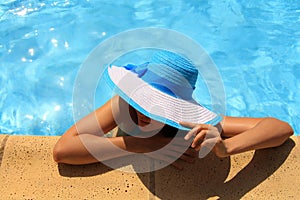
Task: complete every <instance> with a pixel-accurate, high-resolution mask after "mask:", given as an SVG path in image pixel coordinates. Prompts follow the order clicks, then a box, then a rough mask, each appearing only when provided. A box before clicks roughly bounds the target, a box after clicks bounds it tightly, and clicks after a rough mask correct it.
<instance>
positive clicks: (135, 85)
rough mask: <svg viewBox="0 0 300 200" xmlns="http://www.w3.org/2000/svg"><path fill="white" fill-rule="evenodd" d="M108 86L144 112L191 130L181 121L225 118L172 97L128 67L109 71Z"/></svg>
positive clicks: (112, 68)
mask: <svg viewBox="0 0 300 200" xmlns="http://www.w3.org/2000/svg"><path fill="white" fill-rule="evenodd" d="M105 78H106V80H107V83H108V85H109V86H110V87H111V88H112V89H113V90H114V91H115V92H116V93H117V94H118V95H119V96H120V97H121V98H122V99H124V100H125V101H126V102H127V103H128V104H130V105H131V106H132V107H134V108H135V109H136V110H138V111H139V112H140V113H142V114H144V115H145V116H147V117H150V118H152V119H154V120H157V121H160V122H162V123H164V124H168V125H170V126H173V127H176V128H178V129H181V130H188V129H187V128H185V127H183V126H181V125H180V124H179V122H192V123H196V124H213V125H216V124H217V123H219V122H220V121H221V120H222V117H221V116H219V115H217V114H216V113H214V112H212V111H210V110H208V109H206V108H205V107H203V106H202V105H200V104H198V103H196V102H195V103H191V102H188V101H185V100H183V99H179V98H176V97H173V96H170V95H168V94H166V93H164V92H162V91H160V90H159V89H157V88H155V87H153V86H151V85H150V84H148V83H147V82H145V81H143V80H142V79H141V78H139V77H138V76H137V74H135V73H133V72H131V71H129V70H126V69H125V68H124V67H116V66H109V67H108V68H107V69H106V70H105Z"/></svg>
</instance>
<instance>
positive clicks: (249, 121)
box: [53, 51, 293, 168]
mask: <svg viewBox="0 0 300 200" xmlns="http://www.w3.org/2000/svg"><path fill="white" fill-rule="evenodd" d="M197 77H198V71H197V69H196V67H195V66H194V65H193V63H192V62H191V61H190V60H188V59H187V58H185V57H184V56H181V55H178V54H175V53H172V52H169V51H159V52H157V53H156V54H155V55H154V56H153V58H152V60H151V62H149V63H145V64H144V65H140V66H134V65H127V66H125V67H114V66H111V67H109V68H108V69H107V70H106V78H107V80H108V84H109V85H111V86H112V87H113V88H114V89H115V92H116V93H117V94H118V95H116V96H114V97H113V98H111V99H110V100H109V101H108V102H107V103H106V104H104V105H103V106H102V107H100V108H98V109H97V110H95V111H94V112H92V113H91V114H89V115H88V116H86V117H85V118H83V119H81V120H80V121H79V122H78V123H76V124H75V125H74V126H72V127H71V128H70V129H69V130H68V131H67V132H66V133H64V134H63V135H62V137H61V138H60V139H59V140H58V142H57V144H56V145H55V147H54V154H53V157H54V160H55V161H56V162H58V163H68V164H88V163H94V162H99V158H98V157H97V156H99V155H100V157H101V161H104V160H109V159H113V158H117V157H121V156H126V155H129V154H130V153H132V152H135V153H148V152H153V151H157V150H159V149H161V148H164V147H165V146H166V145H167V144H169V143H170V142H172V140H173V137H174V136H175V135H179V136H182V137H179V138H181V139H178V140H177V145H178V146H180V145H182V146H185V147H187V148H182V149H183V151H181V153H180V155H179V156H178V158H180V159H182V160H184V161H187V162H193V160H194V158H195V157H196V156H197V154H199V152H200V154H199V156H200V157H201V156H202V157H203V156H205V155H206V154H207V153H208V152H209V151H210V150H213V151H214V153H215V154H216V155H217V156H219V157H227V156H230V155H233V154H236V153H242V152H245V151H249V150H256V149H263V148H269V147H275V146H279V145H281V144H283V143H284V142H285V141H286V140H287V139H288V138H289V137H290V136H291V135H292V134H293V129H292V128H291V126H290V125H289V124H287V123H285V122H283V121H280V120H278V119H275V118H271V117H267V118H241V117H228V116H223V117H221V116H219V115H217V114H215V113H213V112H211V111H210V110H208V109H206V108H204V107H203V106H202V105H200V104H199V103H198V102H196V101H195V100H194V98H193V96H192V94H193V91H194V89H195V84H196V80H197ZM115 127H118V128H119V130H121V132H123V133H124V132H125V133H126V134H123V136H120V137H111V138H106V137H103V135H105V134H107V133H109V131H111V130H112V129H114V128H115ZM119 135H120V134H119ZM170 136H171V137H170ZM83 141H84V142H83ZM111 143H112V144H113V145H111ZM89 147H92V149H93V150H92V152H91V150H90V148H89ZM115 147H118V149H121V150H123V151H117V150H116V149H115ZM182 149H181V150H182ZM204 149H206V151H202V150H204ZM207 149H208V150H209V151H207ZM168 152H169V153H168V155H164V156H162V157H159V158H157V159H161V160H165V161H167V162H170V163H171V162H172V159H169V157H172V156H174V155H172V153H170V151H168ZM177 152H178V151H177ZM201 152H202V153H201ZM172 164H173V165H174V166H175V167H177V168H181V166H180V165H179V164H178V163H177V162H172Z"/></svg>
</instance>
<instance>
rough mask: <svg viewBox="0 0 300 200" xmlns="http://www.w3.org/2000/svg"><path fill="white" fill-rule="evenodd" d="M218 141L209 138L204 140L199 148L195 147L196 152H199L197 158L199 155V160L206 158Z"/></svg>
mask: <svg viewBox="0 0 300 200" xmlns="http://www.w3.org/2000/svg"><path fill="white" fill-rule="evenodd" d="M217 141H218V139H217V138H211V139H207V140H204V141H203V142H202V144H201V145H200V146H198V147H197V149H196V150H198V151H199V157H200V155H201V158H203V157H204V156H206V155H207V154H208V153H209V152H210V151H211V150H212V149H213V148H214V146H215V144H216V143H217Z"/></svg>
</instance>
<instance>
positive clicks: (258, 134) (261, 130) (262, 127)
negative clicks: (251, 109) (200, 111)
mask: <svg viewBox="0 0 300 200" xmlns="http://www.w3.org/2000/svg"><path fill="white" fill-rule="evenodd" d="M221 124H222V129H223V132H222V136H224V137H230V138H227V139H225V140H222V141H220V142H219V143H217V145H216V149H215V150H216V153H217V155H218V153H219V154H220V155H219V156H228V155H232V154H236V153H241V152H245V151H249V150H257V149H264V148H270V147H276V146H279V145H281V144H283V143H284V142H285V141H286V140H287V139H288V138H289V137H290V136H291V135H293V133H294V131H293V129H292V127H291V126H290V125H289V124H288V123H286V122H283V121H281V120H278V119H275V118H270V117H268V118H238V117H224V120H223V121H222V123H221ZM218 147H221V148H219V149H218ZM224 147H225V150H226V152H223V153H221V151H219V152H218V150H220V149H222V148H224Z"/></svg>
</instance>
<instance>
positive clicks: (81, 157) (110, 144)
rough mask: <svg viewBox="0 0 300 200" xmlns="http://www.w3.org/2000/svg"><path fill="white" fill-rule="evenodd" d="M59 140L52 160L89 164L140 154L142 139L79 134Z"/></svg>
mask: <svg viewBox="0 0 300 200" xmlns="http://www.w3.org/2000/svg"><path fill="white" fill-rule="evenodd" d="M61 140H62V141H59V142H58V143H57V145H56V146H55V148H54V160H55V161H56V162H58V163H66V164H75V165H78V164H89V163H96V162H101V161H105V160H110V159H114V158H118V157H122V156H128V155H131V154H132V153H133V152H142V150H141V149H142V148H141V144H142V138H135V137H131V136H124V137H114V138H104V137H99V136H96V135H91V134H80V135H78V136H73V137H68V138H62V139H61ZM63 140H68V142H64V141H63Z"/></svg>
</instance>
